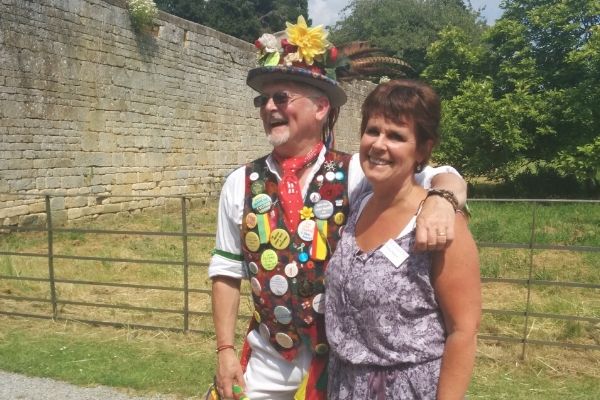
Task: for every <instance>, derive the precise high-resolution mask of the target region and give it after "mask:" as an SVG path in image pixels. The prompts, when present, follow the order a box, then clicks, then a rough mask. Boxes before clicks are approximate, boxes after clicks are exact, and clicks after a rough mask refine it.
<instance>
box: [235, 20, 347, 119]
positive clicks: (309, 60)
mask: <svg viewBox="0 0 600 400" xmlns="http://www.w3.org/2000/svg"><path fill="white" fill-rule="evenodd" d="M286 26H287V29H286V30H285V31H283V32H279V33H276V34H270V33H265V34H263V35H262V36H261V37H260V38H259V39H258V40H256V42H255V43H254V44H255V46H256V48H257V49H258V52H259V54H258V57H259V58H258V64H259V67H258V68H254V69H251V70H250V71H249V72H248V77H247V79H246V83H247V84H248V86H250V87H251V88H252V89H254V90H256V91H258V92H261V91H262V88H263V86H264V85H265V84H267V83H270V82H275V81H291V82H300V83H305V84H308V85H311V86H314V87H316V88H318V89H320V90H321V91H323V92H324V93H325V94H326V95H327V97H328V98H329V101H330V102H331V105H332V106H333V107H340V106H342V105H343V104H344V103H346V100H347V97H346V93H345V92H344V90H343V89H342V88H341V87H340V84H339V82H338V81H337V77H336V68H337V67H339V66H340V65H341V61H342V60H338V50H337V49H336V48H335V47H334V46H333V45H331V43H329V42H328V41H327V32H326V31H325V29H324V28H323V26H322V25H318V26H315V27H309V26H308V25H307V24H306V20H305V19H304V17H303V16H299V17H298V21H297V23H296V24H291V23H289V22H286Z"/></svg>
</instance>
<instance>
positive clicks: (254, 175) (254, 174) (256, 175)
mask: <svg viewBox="0 0 600 400" xmlns="http://www.w3.org/2000/svg"><path fill="white" fill-rule="evenodd" d="M258 178H259V175H258V172H253V173H251V174H250V180H251V181H253V182H254V181H255V180H257V179H258Z"/></svg>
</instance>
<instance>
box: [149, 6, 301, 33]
mask: <svg viewBox="0 0 600 400" xmlns="http://www.w3.org/2000/svg"><path fill="white" fill-rule="evenodd" d="M156 4H157V5H158V7H159V8H160V9H162V10H164V11H166V12H168V13H170V14H174V15H177V16H179V17H181V18H185V19H188V20H190V21H194V22H197V23H200V24H203V25H206V26H209V27H211V28H214V29H216V30H218V31H220V32H223V33H227V34H229V35H231V36H235V37H237V38H239V39H242V40H245V41H247V42H254V40H256V39H257V38H258V37H259V36H260V35H261V34H262V33H265V32H277V31H280V30H283V29H285V22H286V21H294V22H295V21H296V19H297V18H298V16H299V15H304V16H305V17H307V16H308V1H307V0H206V1H198V0H157V2H156Z"/></svg>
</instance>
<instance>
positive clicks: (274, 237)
mask: <svg viewBox="0 0 600 400" xmlns="http://www.w3.org/2000/svg"><path fill="white" fill-rule="evenodd" d="M269 241H270V242H271V246H273V247H275V248H276V249H278V250H283V249H285V248H287V247H288V246H289V245H290V234H289V233H287V232H286V231H285V230H284V229H275V230H274V231H273V232H271V238H270V239H269Z"/></svg>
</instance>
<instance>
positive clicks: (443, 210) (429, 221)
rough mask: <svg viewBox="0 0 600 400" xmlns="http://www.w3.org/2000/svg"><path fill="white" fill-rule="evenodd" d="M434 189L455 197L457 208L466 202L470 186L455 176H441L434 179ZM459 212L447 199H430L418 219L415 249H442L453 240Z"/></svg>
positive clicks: (448, 174) (432, 185) (426, 200)
mask: <svg viewBox="0 0 600 400" xmlns="http://www.w3.org/2000/svg"><path fill="white" fill-rule="evenodd" d="M431 188H432V189H442V190H447V191H450V192H452V193H453V194H454V197H455V198H456V200H457V202H458V209H462V208H463V207H464V206H465V203H466V201H467V183H466V182H465V181H464V180H463V179H462V178H461V177H460V176H459V175H456V174H453V173H446V172H444V173H439V174H436V175H435V176H434V177H433V178H432V179H431ZM455 212H456V210H455V209H454V206H453V205H452V203H451V202H450V201H448V200H447V199H446V198H444V197H442V196H439V195H436V196H428V197H427V198H426V199H425V202H424V203H423V208H422V209H421V212H420V213H419V216H418V217H417V231H416V237H415V239H416V243H415V250H417V251H425V250H441V249H444V248H446V247H447V246H448V245H449V244H450V243H451V242H452V240H454V219H455V216H454V214H455Z"/></svg>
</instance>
